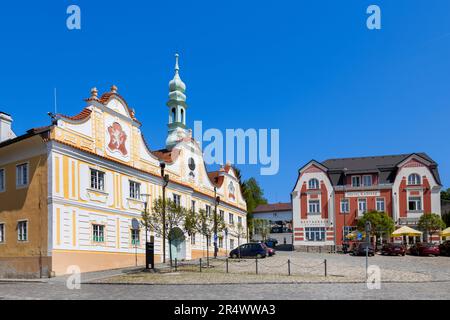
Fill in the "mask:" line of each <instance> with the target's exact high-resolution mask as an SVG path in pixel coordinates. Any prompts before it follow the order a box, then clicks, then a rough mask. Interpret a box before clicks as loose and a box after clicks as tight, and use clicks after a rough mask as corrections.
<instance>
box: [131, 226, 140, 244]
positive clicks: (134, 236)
mask: <svg viewBox="0 0 450 320" xmlns="http://www.w3.org/2000/svg"><path fill="white" fill-rule="evenodd" d="M140 243H141V237H140V230H135V229H131V244H132V245H133V246H138V245H139V244H140Z"/></svg>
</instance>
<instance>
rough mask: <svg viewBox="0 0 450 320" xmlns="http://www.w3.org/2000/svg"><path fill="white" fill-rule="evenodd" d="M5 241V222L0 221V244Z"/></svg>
mask: <svg viewBox="0 0 450 320" xmlns="http://www.w3.org/2000/svg"><path fill="white" fill-rule="evenodd" d="M5 242H6V223H4V222H0V244H4V243H5Z"/></svg>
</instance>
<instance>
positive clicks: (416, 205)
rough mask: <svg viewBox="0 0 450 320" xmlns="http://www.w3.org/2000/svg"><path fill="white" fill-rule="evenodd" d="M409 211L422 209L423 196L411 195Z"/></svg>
mask: <svg viewBox="0 0 450 320" xmlns="http://www.w3.org/2000/svg"><path fill="white" fill-rule="evenodd" d="M408 211H422V198H421V197H409V199H408Z"/></svg>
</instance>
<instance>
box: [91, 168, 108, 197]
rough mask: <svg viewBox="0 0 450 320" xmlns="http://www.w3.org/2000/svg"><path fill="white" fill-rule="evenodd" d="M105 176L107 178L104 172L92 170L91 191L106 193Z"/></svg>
mask: <svg viewBox="0 0 450 320" xmlns="http://www.w3.org/2000/svg"><path fill="white" fill-rule="evenodd" d="M105 176H106V174H105V172H104V171H101V170H98V169H93V168H90V172H89V179H90V182H89V186H90V187H91V189H92V190H96V191H101V192H104V191H105Z"/></svg>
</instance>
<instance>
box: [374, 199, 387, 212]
mask: <svg viewBox="0 0 450 320" xmlns="http://www.w3.org/2000/svg"><path fill="white" fill-rule="evenodd" d="M380 203H382V204H383V209H382V210H380V208H379V204H380ZM375 208H376V210H377V211H378V212H386V200H385V198H376V199H375Z"/></svg>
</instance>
